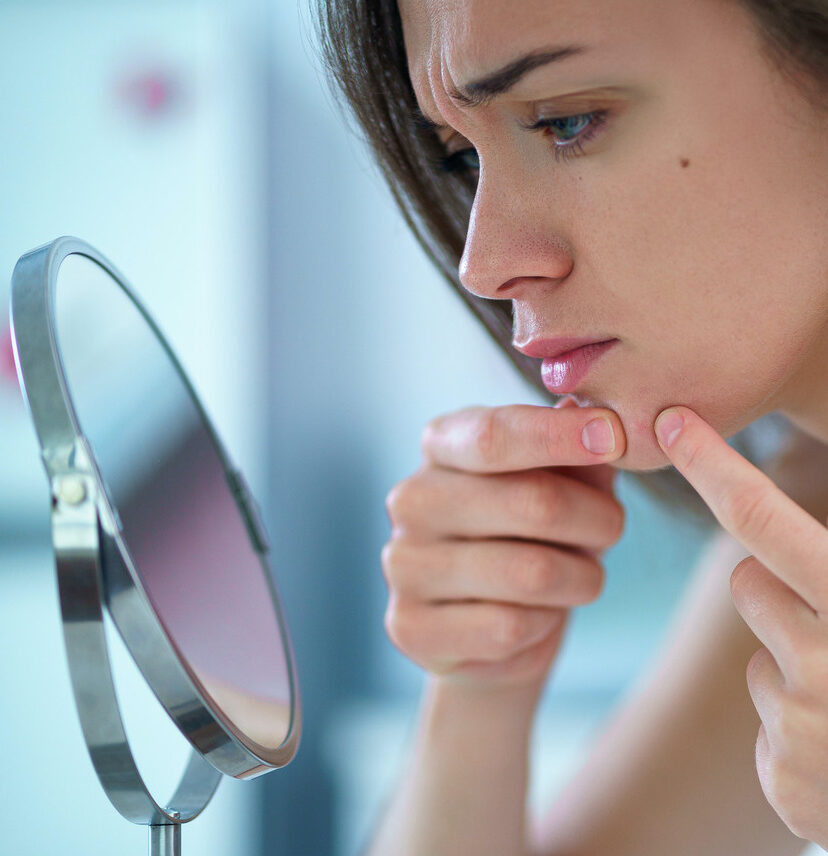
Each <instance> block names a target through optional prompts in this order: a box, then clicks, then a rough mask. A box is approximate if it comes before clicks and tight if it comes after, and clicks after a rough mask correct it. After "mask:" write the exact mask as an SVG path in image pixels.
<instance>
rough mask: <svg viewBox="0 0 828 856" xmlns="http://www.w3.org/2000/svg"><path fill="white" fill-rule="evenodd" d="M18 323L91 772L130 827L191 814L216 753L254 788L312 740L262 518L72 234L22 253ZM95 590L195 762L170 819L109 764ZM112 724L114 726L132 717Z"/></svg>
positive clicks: (101, 269)
mask: <svg viewBox="0 0 828 856" xmlns="http://www.w3.org/2000/svg"><path fill="white" fill-rule="evenodd" d="M12 327H13V334H14V342H15V358H16V360H17V364H18V372H19V376H20V380H21V385H22V386H23V391H24V396H25V398H26V400H27V403H28V406H29V410H30V412H31V414H32V418H33V421H34V423H35V429H36V431H37V434H38V438H39V440H40V443H41V447H42V457H43V461H44V464H45V466H46V470H47V475H48V476H49V478H50V483H51V487H52V494H53V518H52V523H53V538H54V543H55V551H56V559H57V566H58V579H59V585H60V594H61V608H62V610H63V619H64V631H65V638H66V643H67V651H68V652H69V658H70V670H71V671H72V679H73V686H74V689H75V695H76V701H77V703H78V708H79V711H80V714H81V720H82V725H83V727H84V734H85V736H86V738H87V743H88V744H89V748H90V753H91V754H92V758H93V762H94V763H95V766H96V769H97V770H98V774H99V777H100V778H101V781H102V783H103V784H104V787H105V789H106V790H107V793H108V794H109V796H110V799H112V801H113V803H114V804H115V805H116V807H117V808H118V809H119V810H120V811H121V812H122V814H124V815H125V816H127V817H129V819H131V820H133V821H135V822H143V823H150V824H153V823H156V824H157V823H165V822H174V821H178V820H180V821H184V820H189V819H192V817H194V816H195V815H196V814H197V813H198V812H199V811H200V810H201V808H203V805H205V804H206V801H207V800H209V798H210V796H211V795H212V792H213V790H214V789H215V783H216V781H217V780H214V779H213V776H212V774H209V773H208V772H206V771H209V768H205V767H204V766H203V763H204V762H203V759H206V761H208V762H209V763H210V764H211V765H212V767H213V768H215V770H218V771H220V772H221V773H225V774H227V775H231V776H235V777H237V778H249V777H252V776H257V775H260V774H261V773H264V772H267V771H268V770H271V769H274V768H276V767H280V766H283V765H284V764H286V763H288V761H290V760H291V758H292V757H293V756H294V754H295V752H296V749H297V746H298V741H299V733H300V721H301V716H300V704H299V697H298V686H297V682H296V674H295V664H294V659H293V653H292V649H291V644H290V639H289V635H288V632H287V628H286V625H285V622H284V617H283V615H282V612H281V608H280V604H279V599H278V596H277V593H276V588H275V586H274V583H273V579H272V574H271V571H270V568H269V565H268V562H267V558H266V557H267V551H268V545H267V541H266V537H265V534H264V530H263V527H262V523H261V520H260V517H259V514H258V509H257V506H256V504H255V502H254V501H253V499H252V497H251V496H250V493H249V491H248V489H247V485H246V482H245V481H244V479H243V477H242V475H241V473H240V472H239V471H238V470H237V469H235V467H233V465H232V464H231V462H230V459H229V457H228V455H227V453H226V451H225V450H224V448H223V447H222V445H221V443H220V441H219V439H218V437H217V436H216V433H215V431H214V429H213V427H212V425H211V423H210V420H209V419H208V417H207V415H206V413H205V411H204V409H203V408H202V406H201V404H200V403H199V400H198V398H197V397H196V395H195V393H194V391H193V388H192V386H191V384H190V382H189V380H188V379H187V377H186V375H185V374H184V372H183V370H182V368H181V366H180V364H179V362H178V360H177V359H176V358H175V356H174V354H173V352H172V351H171V349H170V347H169V345H168V344H167V342H166V340H165V339H164V337H163V336H162V334H161V332H160V330H159V329H158V327H157V325H156V324H155V322H154V321H153V320H152V318H151V317H150V315H149V314H148V312H147V311H146V310H145V309H144V307H143V306H142V305H141V304H140V302H139V301H138V299H137V297H136V296H135V294H134V293H133V291H132V290H131V288H130V287H129V286H128V285H127V283H126V282H125V281H124V279H123V277H121V275H120V274H119V273H118V272H117V270H116V269H115V268H114V267H113V266H112V265H111V263H109V262H108V261H107V260H106V259H105V258H104V257H103V256H101V255H100V254H99V253H98V252H97V251H96V250H94V249H93V248H92V247H90V246H88V245H87V244H84V243H83V242H81V241H78V240H77V239H73V238H61V239H58V240H57V241H55V242H53V243H52V244H49V245H47V246H45V247H41V248H39V249H37V250H33V251H32V252H31V253H28V254H27V255H25V256H23V257H22V258H21V260H20V262H18V265H17V267H16V268H15V273H14V277H13V281H12ZM92 591H94V592H97V597H98V598H99V599H100V601H101V603H100V607H102V608H105V609H106V610H107V611H108V613H109V615H110V616H111V618H112V621H113V623H114V625H115V626H116V627H117V630H118V632H119V634H120V635H121V637H122V638H123V641H124V643H125V644H126V646H127V648H128V649H129V651H130V653H131V655H132V657H133V658H134V660H135V662H136V664H137V666H138V668H139V669H140V670H141V672H142V674H143V675H144V677H145V679H146V680H147V682H148V684H149V686H150V688H151V689H152V691H153V692H154V694H155V695H156V697H157V698H158V700H159V701H160V702H161V704H162V705H163V706H164V708H165V709H166V711H167V713H168V714H169V715H170V717H171V718H172V719H173V721H174V722H175V723H176V724H177V725H178V727H179V729H180V730H181V732H182V733H183V734H184V736H185V737H187V739H188V740H189V741H190V743H191V744H192V746H193V748H194V750H196V754H195V755H194V758H193V760H192V761H191V763H190V765H189V767H188V770H187V772H186V773H185V777H184V779H182V784H181V786H180V787H179V789H178V791H177V793H176V795H175V796H174V797H173V800H171V802H170V804H169V805H168V807H167V808H166V809H163V810H160V808H159V807H158V806H157V805H155V803H154V802H153V801H152V800H151V798H150V797H149V795H148V794H146V798H147V799H149V801H150V803H151V805H152V808H151V810H149V811H148V810H147V801H146V799H144V798H143V797H141V798H140V799H139V798H138V796H136V797H135V799H133V800H131V801H130V800H125V798H124V797H123V791H124V790H125V788H124V784H123V775H124V774H123V771H119V770H115V771H114V772H112V771H111V770H110V768H111V767H112V759H111V757H109V758H108V760H106V761H105V762H104V761H102V755H101V753H102V752H103V751H105V750H104V749H102V747H106V746H109V747H111V746H112V745H113V738H112V735H111V734H109V735H108V737H105V736H104V735H103V734H102V731H101V729H100V728H98V725H97V724H96V722H93V721H92V719H93V718H94V717H95V716H100V708H101V705H102V704H103V702H102V699H104V698H108V694H109V688H110V687H111V674H108V675H101V674H100V667H101V663H106V655H105V652H104V653H103V654H99V655H97V656H98V661H99V662H98V664H97V666H96V668H97V672H96V674H94V675H93V674H92V671H91V670H92V665H91V664H92V661H93V660H94V659H95V658H94V657H92V656H91V654H90V655H88V656H85V654H88V652H89V651H91V650H92V649H93V648H94V647H95V646H96V645H98V642H97V641H96V640H97V639H98V637H97V636H95V637H94V639H93V637H92V636H86V637H84V639H85V641H83V642H79V639H80V637H79V636H78V634H80V633H81V632H83V633H86V632H87V631H88V630H89V628H90V626H92V625H94V624H95V623H101V622H99V621H98V619H97V617H96V616H97V613H95V612H94V610H92V613H90V612H89V600H90V597H89V593H90V592H92ZM90 614H91V615H92V617H93V619H94V621H93V622H92V625H90ZM98 629H100V628H98ZM101 638H103V637H102V636H101ZM93 642H94V645H93ZM95 650H97V648H95ZM106 671H107V672H108V671H109V670H108V669H107V670H106ZM101 687H107V689H106V691H104V690H102V689H100V688H101ZM96 693H97V694H98V696H99V698H98V700H97V702H95V703H94V704H92V703H91V702H90V694H92V695H95V694H96ZM107 718H108V723H109V724H108V726H107V728H109V729H110V730H111V729H112V728H116V724H115V723H116V718H117V712H116V713H115V714H113V713H111V712H110V713H108V714H107ZM120 727H121V723H120V719H119V718H118V719H117V728H120ZM117 728H116V730H117ZM103 730H104V731H106V728H104V729H103ZM107 741H108V742H107ZM116 742H117V741H116ZM110 754H111V753H110ZM126 755H128V751H127V752H126ZM126 755H124V758H126ZM131 763H132V760H131V758H129V760H128V761H127V760H124V764H125V765H126V766H129V764H131ZM107 765H108V766H107ZM116 766H117V765H116ZM130 775H132V776H133V779H135V777H136V776H137V773H134V771H131V772H130ZM119 776H120V778H119ZM188 777H189V779H188ZM136 781H137V782H138V783H140V778H137V780H136ZM142 787H143V783H140V785H139V784H133V785H132V786H131V787H130V788H126V790H127V791H130V790H132V791H134V792H135V794H137V793H138V791H140V790H141V788H142ZM176 801H178V803H180V805H178V806H176V805H174V803H176Z"/></svg>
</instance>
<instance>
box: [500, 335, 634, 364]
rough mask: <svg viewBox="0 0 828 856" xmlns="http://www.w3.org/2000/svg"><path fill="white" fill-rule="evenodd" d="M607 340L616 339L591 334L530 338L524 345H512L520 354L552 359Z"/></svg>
mask: <svg viewBox="0 0 828 856" xmlns="http://www.w3.org/2000/svg"><path fill="white" fill-rule="evenodd" d="M608 341H616V342H617V341H618V340H617V339H612V337H611V336H603V337H600V336H599V337H597V338H596V337H595V336H591V337H589V338H584V337H583V336H581V337H575V336H563V337H559V338H556V339H530V340H529V341H528V342H527V343H526V344H525V345H518V344H516V343H515V342H513V343H512V347H514V349H515V350H516V351H520V352H521V354H526V356H527V357H538V358H540V357H543V358H544V359H554V358H555V357H559V356H561V355H562V354H566V353H568V352H569V351H574V350H577V349H578V348H582V347H583V346H584V345H592V344H594V343H597V342H608Z"/></svg>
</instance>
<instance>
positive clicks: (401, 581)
mask: <svg viewBox="0 0 828 856" xmlns="http://www.w3.org/2000/svg"><path fill="white" fill-rule="evenodd" d="M416 557H417V549H416V546H415V545H413V544H412V543H411V542H410V541H409V540H408V539H407V538H404V537H397V538H392V539H391V540H390V541H388V542H387V543H386V544H385V546H384V547H383V548H382V553H381V554H380V560H381V563H382V572H383V576H384V577H385V581H386V583H387V584H388V588H389V589H390V590H391V591H396V592H406V593H407V594H409V595H410V594H411V593H412V592H413V591H414V590H415V586H414V582H415V580H416V578H417V576H418V571H419V567H418V565H417V561H416Z"/></svg>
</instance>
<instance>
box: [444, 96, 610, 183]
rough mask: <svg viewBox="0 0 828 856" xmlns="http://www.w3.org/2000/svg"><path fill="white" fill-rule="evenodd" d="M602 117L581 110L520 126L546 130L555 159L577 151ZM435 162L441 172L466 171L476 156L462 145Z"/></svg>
mask: <svg viewBox="0 0 828 856" xmlns="http://www.w3.org/2000/svg"><path fill="white" fill-rule="evenodd" d="M606 118H607V111H606V110H595V111H593V112H592V113H581V114H579V115H577V116H556V117H553V118H548V119H545V118H540V119H538V120H537V121H535V122H533V123H532V124H530V125H524V127H525V128H527V129H528V130H530V131H544V132H548V135H549V136H551V137H553V139H554V147H553V150H554V152H555V159H556V160H559V159H561V158H563V159H566V158H570V157H575V156H576V155H577V154H581V153H582V152H583V144H584V143H585V142H586V141H587V140H589V139H591V137H592V136H593V135H594V134H595V132H596V131H597V130H598V128H599V127H600V126H601V125H603V124H604V122H605V121H606ZM435 165H436V166H437V168H438V169H439V170H440V171H441V172H459V173H466V172H470V171H477V170H479V169H480V159H479V158H478V156H477V151H476V150H475V149H472V148H466V149H459V150H458V151H456V152H452V153H451V154H450V155H446V156H445V157H442V158H438V159H437V160H436V161H435Z"/></svg>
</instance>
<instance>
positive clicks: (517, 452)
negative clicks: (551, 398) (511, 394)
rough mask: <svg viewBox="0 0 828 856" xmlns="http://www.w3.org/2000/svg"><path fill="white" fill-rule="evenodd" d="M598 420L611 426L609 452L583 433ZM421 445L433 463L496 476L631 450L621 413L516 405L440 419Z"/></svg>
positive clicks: (584, 462) (613, 456) (592, 460)
mask: <svg viewBox="0 0 828 856" xmlns="http://www.w3.org/2000/svg"><path fill="white" fill-rule="evenodd" d="M595 419H598V420H599V422H600V423H601V424H603V422H604V421H605V420H606V422H607V424H608V425H610V426H611V427H612V436H613V444H614V448H613V449H612V450H611V451H610V452H608V453H606V454H595V453H593V452H590V451H589V450H588V449H587V448H586V447H585V446H584V442H583V435H584V429H585V428H586V426H587V425H588V423H591V422H592V421H593V420H595ZM421 445H422V453H423V457H424V459H425V460H426V461H428V462H430V463H432V464H436V465H438V466H442V467H449V468H452V469H458V470H466V471H468V472H476V473H496V472H513V471H515V470H527V469H535V468H537V467H548V466H588V465H590V464H595V463H603V462H606V461H611V460H615V459H616V458H619V457H621V455H623V454H624V452H625V451H626V437H625V435H624V429H623V427H622V425H621V420H620V419H619V418H618V415H617V414H616V413H614V412H613V411H611V410H607V409H605V408H596V407H589V408H586V407H585V408H581V407H561V408H557V409H556V408H554V407H544V406H540V405H533V404H512V405H508V406H506V407H469V408H466V409H465V410H460V411H457V412H455V413H449V414H447V415H445V416H439V417H437V418H436V419H433V420H432V421H431V422H429V423H428V425H426V427H425V429H424V430H423V436H422V444H421Z"/></svg>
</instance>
